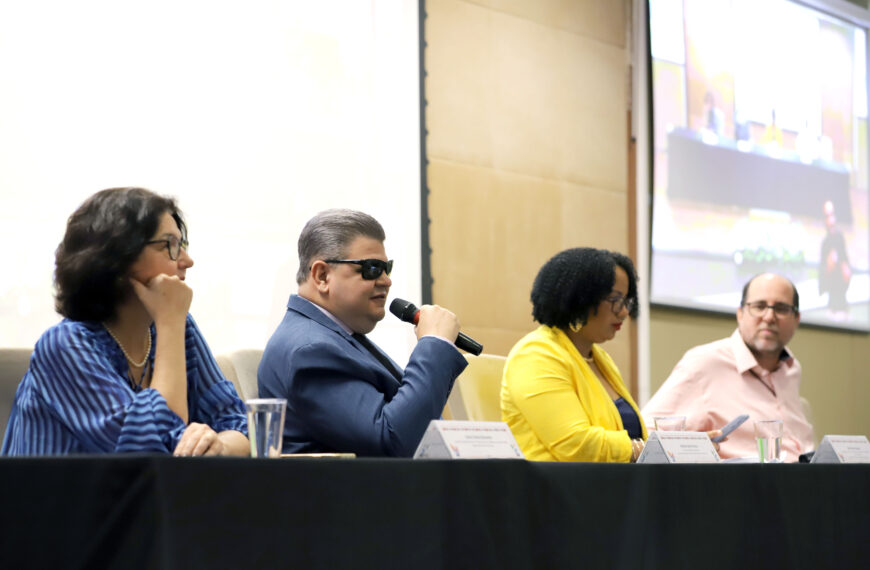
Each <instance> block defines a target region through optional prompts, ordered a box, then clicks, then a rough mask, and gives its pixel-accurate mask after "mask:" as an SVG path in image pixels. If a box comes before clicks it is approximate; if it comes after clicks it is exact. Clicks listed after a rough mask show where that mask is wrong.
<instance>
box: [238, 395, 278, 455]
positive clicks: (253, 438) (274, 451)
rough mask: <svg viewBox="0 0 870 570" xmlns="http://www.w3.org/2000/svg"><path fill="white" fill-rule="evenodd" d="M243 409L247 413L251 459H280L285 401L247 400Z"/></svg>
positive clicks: (275, 399) (274, 399)
mask: <svg viewBox="0 0 870 570" xmlns="http://www.w3.org/2000/svg"><path fill="white" fill-rule="evenodd" d="M245 408H246V409H247V411H248V439H249V440H250V442H251V457H280V456H281V444H282V442H283V439H284V413H285V411H286V410H287V400H285V399H283V398H259V399H254V400H247V401H246V402H245Z"/></svg>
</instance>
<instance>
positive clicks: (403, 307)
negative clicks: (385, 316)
mask: <svg viewBox="0 0 870 570" xmlns="http://www.w3.org/2000/svg"><path fill="white" fill-rule="evenodd" d="M390 312H391V313H393V314H394V315H396V316H397V317H399V318H400V319H402V320H403V321H405V322H406V323H413V322H414V315H416V314H417V307H416V306H414V303H412V302H410V301H406V300H404V299H399V298H396V299H393V302H392V303H390Z"/></svg>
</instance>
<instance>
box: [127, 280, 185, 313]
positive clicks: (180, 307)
mask: <svg viewBox="0 0 870 570" xmlns="http://www.w3.org/2000/svg"><path fill="white" fill-rule="evenodd" d="M130 283H131V284H132V285H133V291H134V292H135V293H136V296H137V297H139V300H140V301H142V304H143V305H145V310H146V311H148V314H149V315H151V318H152V319H153V320H154V324H155V326H156V325H160V324H163V323H167V324H169V323H172V322H178V321H180V322H181V323H182V324H183V323H184V321H185V319H186V318H187V312H188V311H189V310H190V302H191V301H192V300H193V289H191V288H190V287H189V286H188V285H187V283H185V282H184V281H182V280H181V279H179V278H178V277H177V276H175V275H166V274H165V273H161V274H159V275H156V276H155V277H153V278H152V279H151V280H150V281H149V282H148V283H147V284H145V285H143V284H142V283H140V282H139V281H137V280H136V279H132V278H131V279H130Z"/></svg>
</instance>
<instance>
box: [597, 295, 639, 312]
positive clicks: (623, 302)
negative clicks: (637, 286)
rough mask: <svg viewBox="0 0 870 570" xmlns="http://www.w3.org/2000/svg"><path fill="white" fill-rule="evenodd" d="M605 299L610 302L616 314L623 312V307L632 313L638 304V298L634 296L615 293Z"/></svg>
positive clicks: (611, 308)
mask: <svg viewBox="0 0 870 570" xmlns="http://www.w3.org/2000/svg"><path fill="white" fill-rule="evenodd" d="M604 300H605V301H607V302H608V303H610V310H611V311H613V314H614V315H618V314H619V313H621V312H622V309H628V312H629V313H631V312H632V311H633V310H634V307H635V306H636V305H637V299H635V298H634V297H623V296H622V295H613V296H612V297H607V298H606V299H604Z"/></svg>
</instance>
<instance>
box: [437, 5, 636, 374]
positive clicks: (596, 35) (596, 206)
mask: <svg viewBox="0 0 870 570" xmlns="http://www.w3.org/2000/svg"><path fill="white" fill-rule="evenodd" d="M625 6H626V3H625V2H623V1H622V0H617V1H613V0H601V1H595V0H582V1H576V0H563V1H556V0H545V1H543V0H542V1H540V2H536V1H530V0H529V1H519V0H489V1H470V0H468V1H465V0H428V1H427V3H426V11H427V16H428V17H427V20H426V41H427V44H428V47H427V49H426V54H425V61H426V70H427V77H426V99H427V101H428V105H427V108H426V121H427V128H428V131H429V136H428V140H427V150H428V158H429V169H428V183H429V188H430V196H429V212H430V219H431V226H430V243H431V246H432V275H433V279H434V282H433V288H432V292H433V299H434V301H435V302H436V303H439V304H442V305H444V306H446V307H449V308H450V309H451V310H453V311H455V312H456V313H457V314H458V315H459V316H460V319H461V320H462V325H463V330H465V331H466V332H468V334H471V335H472V336H474V337H475V338H478V340H480V341H481V342H482V343H483V344H484V346H485V350H486V352H490V353H494V354H507V352H508V351H509V350H510V348H511V347H512V346H513V344H514V343H515V342H516V341H517V340H518V339H519V338H520V337H522V336H523V335H524V334H526V333H527V332H528V331H529V330H531V329H532V328H534V326H535V323H534V322H533V320H532V317H531V302H530V301H529V294H530V291H531V286H532V282H533V280H534V277H535V275H536V274H537V271H538V269H539V268H540V267H541V265H542V264H543V263H544V262H545V261H546V260H547V259H548V258H549V257H551V256H552V255H553V254H555V253H556V252H558V251H561V250H563V249H566V248H568V247H577V246H594V247H607V248H609V249H615V250H619V251H623V252H626V251H627V250H628V237H627V236H628V231H627V219H628V213H627V208H628V201H627V196H626V186H627V182H626V180H627V147H628V141H627V139H626V129H627V124H626V111H625V109H626V91H625V90H626V88H627V85H626V77H627V65H626V61H627V57H626V52H625V49H626V48H625V28H626V22H625V19H626V18H627V17H628V11H627V10H626V8H625ZM605 348H606V349H607V350H608V352H610V353H611V354H612V355H613V356H614V358H615V359H616V362H617V364H618V365H619V366H620V369H621V370H623V372H624V373H625V374H628V373H629V371H630V370H631V366H630V362H631V360H630V359H631V357H632V351H631V349H630V346H629V335H628V334H627V333H626V332H621V333H620V335H619V337H617V339H616V340H614V341H611V342H609V343H607V345H606V346H605Z"/></svg>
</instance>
